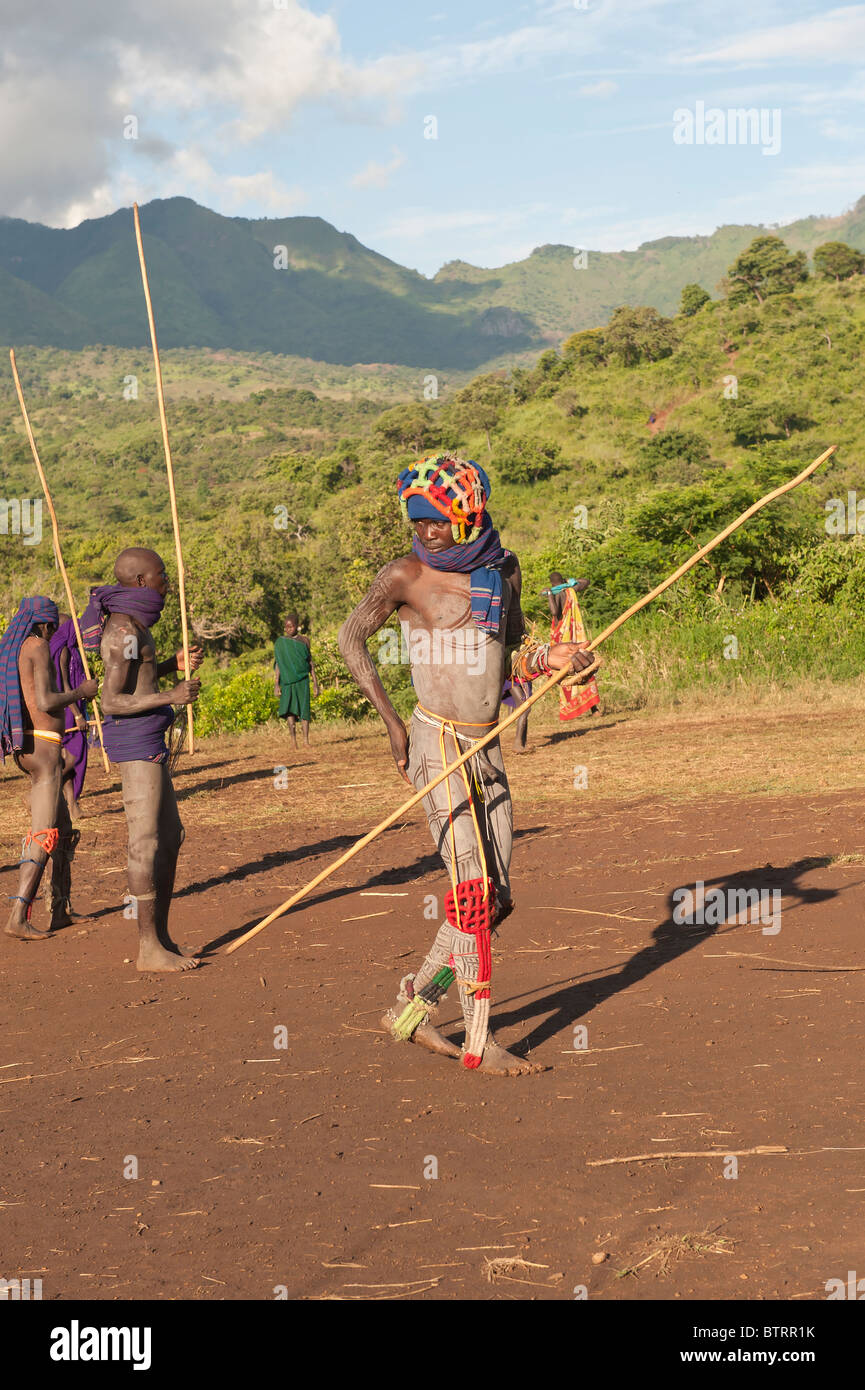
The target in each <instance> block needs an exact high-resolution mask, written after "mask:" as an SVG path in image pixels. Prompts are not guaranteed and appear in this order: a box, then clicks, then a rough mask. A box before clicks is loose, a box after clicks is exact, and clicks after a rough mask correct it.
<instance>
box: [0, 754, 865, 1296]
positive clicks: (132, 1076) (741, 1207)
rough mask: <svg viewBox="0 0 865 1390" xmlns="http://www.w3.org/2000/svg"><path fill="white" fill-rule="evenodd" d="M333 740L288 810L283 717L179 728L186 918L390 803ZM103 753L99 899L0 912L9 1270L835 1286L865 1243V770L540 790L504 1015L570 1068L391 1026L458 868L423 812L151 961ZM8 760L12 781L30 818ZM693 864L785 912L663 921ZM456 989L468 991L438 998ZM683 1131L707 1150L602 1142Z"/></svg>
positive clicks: (484, 1290) (380, 1281)
mask: <svg viewBox="0 0 865 1390" xmlns="http://www.w3.org/2000/svg"><path fill="white" fill-rule="evenodd" d="M625 733H626V734H630V731H628V730H626V731H625ZM608 736H609V731H608ZM617 736H618V735H617ZM622 736H624V735H622ZM554 737H555V736H554ZM535 740H536V744H538V746H539V751H538V754H537V755H536V757H535V758H534V759H531V760H520V772H519V776H520V779H521V781H528V776H527V774H526V773H524V771H523V769H524V768H526V767H527V766H528V765H529V764H532V766H531V772H532V775H533V777H534V778H535V779H538V778H539V777H540V776H542V774H543V768H544V761H543V758H544V747H543V746H541V745H543V739H542V738H541V737H540V735H539V733H537V732H536V734H535ZM344 742H345V743H346V745H347V747H346V748H345V750H339V751H338V750H337V748H336V745H335V744H334V745H332V746H329V747H327V748H324V747H319V748H318V749H314V750H313V754H312V755H310V757H309V758H308V759H307V760H306V761H305V760H304V755H301V756H300V757H299V758H298V759H294V760H292V759H291V758H287V759H285V760H286V761H287V762H288V763H290V764H292V766H291V773H290V775H291V776H292V777H293V778H294V779H295V781H294V782H292V794H291V803H292V804H291V814H288V811H287V810H286V813H285V827H284V829H283V830H282V831H280V829H279V826H280V823H281V822H280V819H279V816H280V811H279V809H278V808H277V810H275V811H274V814H273V816H271V818H270V820H268V821H266V822H263V821H259V823H258V824H257V823H256V818H255V814H254V813H255V812H256V808H259V809H260V808H261V807H267V806H269V805H270V801H271V800H273V799H274V798H279V797H281V798H282V805H283V806H285V804H286V803H285V796H286V794H285V792H277V791H275V790H273V789H272V768H273V766H274V760H275V759H276V760H279V759H280V751H279V750H277V751H276V753H275V752H274V750H273V748H272V747H270V746H267V745H266V744H265V743H261V744H260V746H259V745H256V746H255V747H254V748H253V751H252V752H251V753H250V752H246V753H238V752H235V754H234V755H233V756H232V758H231V760H229V759H228V758H227V757H226V756H225V755H224V754H220V753H219V752H216V753H214V752H213V751H212V749H211V747H210V745H205V746H204V747H203V748H202V750H201V751H200V752H199V753H197V754H196V757H195V759H194V760H186V762H185V763H184V765H183V766H182V769H181V773H180V775H179V777H178V788H179V789H180V791H181V795H182V798H183V804H182V807H181V809H182V812H183V815H184V819H185V820H186V822H187V825H188V828H189V835H188V839H187V844H186V846H185V848H184V851H183V854H182V858H181V867H180V872H179V878H178V896H177V898H176V903H175V908H174V916H173V922H174V930H175V935H176V936H177V937H178V939H180V940H181V941H184V942H191V943H193V944H195V945H196V946H203V945H205V944H206V943H210V944H211V946H212V945H213V943H215V942H224V941H225V940H226V939H228V937H229V936H230V934H233V933H236V931H237V930H238V929H239V928H241V927H243V926H245V925H248V924H251V923H252V922H254V921H255V920H257V919H258V918H259V917H260V916H262V915H263V914H264V913H265V912H266V911H267V910H269V909H270V908H271V907H272V906H274V905H275V904H277V903H278V902H279V901H281V900H282V899H284V898H286V897H288V895H289V893H290V892H291V890H292V889H293V888H294V887H296V886H298V885H300V884H301V883H303V882H305V881H306V880H307V879H308V878H311V877H312V876H313V874H314V873H315V872H317V871H318V869H320V868H321V867H323V866H324V865H325V864H326V863H327V862H329V860H331V859H332V858H334V857H335V856H336V854H337V853H339V852H340V851H341V849H342V848H344V847H345V846H347V845H348V844H349V843H350V842H351V840H352V839H353V838H355V837H356V836H358V835H360V834H361V833H363V832H364V831H366V830H367V829H369V828H370V825H371V824H372V823H373V821H374V819H375V818H376V812H377V810H378V800H377V799H376V798H378V795H379V794H378V792H376V793H375V794H373V793H369V795H370V797H371V798H372V800H371V805H372V810H369V809H366V810H365V809H364V808H363V806H362V805H359V804H358V803H357V802H356V801H352V802H346V803H345V804H344V805H343V804H342V803H341V802H340V801H338V800H336V799H335V798H334V797H333V796H332V797H331V799H330V802H329V804H327V805H326V806H325V803H323V802H322V801H321V800H320V799H319V800H318V801H317V800H316V796H315V791H316V777H317V776H318V772H317V769H319V768H321V767H322V766H324V765H325V764H326V765H327V768H328V775H329V776H330V778H331V781H332V780H333V777H335V776H340V777H341V778H344V777H345V776H346V775H348V776H349V779H350V781H349V784H344V782H341V783H340V784H337V785H340V786H346V787H347V786H351V787H355V786H356V785H357V783H361V784H362V783H363V782H364V774H365V773H366V772H367V765H366V764H362V765H361V764H358V766H359V767H360V772H359V773H358V771H357V769H356V767H355V766H354V764H353V763H352V756H353V747H352V740H351V739H347V740H344ZM676 753H677V750H676V748H675V747H674V746H671V753H670V756H671V758H675V757H676ZM375 755H376V757H380V756H381V749H380V747H379V744H378V743H377V744H376V746H375ZM563 756H567V755H563ZM570 756H572V755H570ZM281 757H282V758H285V752H284V746H283V747H282V752H281ZM352 774H354V776H353V775H352ZM323 775H324V774H323V773H322V776H323ZM100 779H101V774H99V775H97V776H95V777H94V779H93V791H92V792H91V795H90V796H89V798H88V800H87V804H88V805H89V808H90V810H91V812H93V813H94V814H92V816H91V818H89V819H87V820H86V821H84V822H83V826H84V834H83V838H82V844H81V847H80V849H79V854H78V858H77V860H76V865H75V874H76V877H75V883H76V892H75V903H76V907H77V908H78V909H79V910H80V911H82V912H83V911H84V910H90V911H92V912H93V914H94V915H93V917H92V918H89V919H84V920H82V922H81V924H80V926H78V925H76V926H75V927H73V928H71V929H69V930H67V931H64V932H62V933H59V934H58V935H57V936H56V937H55V938H54V939H52V940H50V941H48V942H46V943H36V944H24V943H18V942H15V941H10V940H8V939H6V938H0V960H2V969H3V972H4V974H5V977H6V983H7V988H6V990H5V991H4V1003H3V1005H2V1015H0V1019H2V1047H0V1126H2V1137H0V1164H2V1167H0V1172H2V1182H0V1216H2V1227H0V1229H2V1249H3V1262H4V1268H3V1270H2V1273H3V1275H4V1276H5V1277H7V1278H12V1277H15V1276H19V1275H20V1276H30V1277H39V1278H41V1279H42V1281H43V1297H44V1298H45V1299H49V1298H50V1299H60V1300H64V1299H74V1298H81V1297H84V1298H93V1299H112V1298H113V1299H128V1298H134V1297H140V1298H162V1299H178V1298H180V1299H217V1300H219V1299H272V1298H274V1297H275V1296H276V1293H275V1291H276V1290H278V1289H279V1287H280V1286H282V1287H284V1289H285V1290H286V1291H287V1295H288V1297H289V1298H303V1299H393V1298H415V1299H417V1298H423V1299H455V1298H460V1299H463V1298H468V1299H497V1298H503V1297H504V1298H512V1299H523V1298H534V1299H572V1298H574V1296H575V1295H574V1290H575V1288H577V1289H578V1288H580V1286H584V1287H585V1289H586V1291H587V1294H588V1297H590V1298H592V1299H647V1298H648V1299H655V1298H665V1299H674V1298H681V1299H690V1298H704V1297H708V1298H719V1299H731V1298H764V1299H775V1298H791V1297H793V1298H802V1299H821V1298H825V1296H826V1295H825V1290H824V1286H825V1283H826V1281H827V1280H828V1279H830V1278H834V1277H841V1278H846V1273H847V1270H848V1269H857V1268H858V1267H859V1266H861V1264H862V1248H861V1230H862V1215H863V1210H865V1132H863V1126H862V1118H863V1108H865V1101H863V1097H862V1095H861V1090H862V1083H861V1072H860V1069H859V1049H860V1047H861V1046H862V1041H863V1037H865V1023H863V1002H865V961H863V958H862V956H860V954H859V946H860V944H861V938H860V935H859V932H860V927H861V921H862V903H863V897H865V863H863V862H860V863H856V862H855V859H856V858H860V857H861V856H859V850H860V847H861V824H862V819H863V813H865V791H863V790H862V789H858V788H857V789H853V790H848V791H845V792H843V793H835V794H827V793H822V792H821V793H819V794H818V793H814V792H812V793H810V794H808V793H802V794H796V795H777V796H774V797H772V798H769V797H765V796H763V797H761V796H758V795H747V796H745V795H743V796H740V797H735V796H727V797H720V798H715V799H712V800H700V801H687V800H685V801H681V800H680V801H672V800H669V799H660V798H649V797H643V798H642V799H641V800H639V801H630V802H627V803H624V802H622V801H617V800H607V801H598V802H596V803H594V804H592V805H589V804H588V803H587V802H583V803H580V804H578V805H577V806H573V805H568V804H566V803H553V804H550V803H549V802H548V801H544V802H540V801H537V802H533V801H532V799H531V797H530V796H528V795H525V794H522V795H520V796H519V798H518V800H517V807H516V824H517V840H516V846H515V856H514V888H515V896H516V900H517V910H516V912H515V913H514V915H513V916H512V917H511V918H510V919H509V920H508V921H507V922H506V923H505V924H504V926H503V928H502V931H501V935H500V938H499V940H498V942H497V949H496V950H495V952H494V972H493V979H494V996H493V1022H494V1027H495V1029H496V1031H497V1035H498V1037H499V1040H500V1041H502V1042H504V1043H505V1044H506V1045H509V1046H514V1047H516V1048H517V1050H529V1051H530V1053H531V1056H532V1058H533V1059H534V1060H537V1061H541V1062H543V1063H545V1064H546V1065H547V1066H548V1067H549V1070H547V1071H545V1072H544V1073H543V1074H541V1075H538V1076H533V1077H524V1078H520V1079H517V1080H504V1079H495V1078H488V1077H483V1076H479V1075H477V1074H472V1073H468V1072H466V1071H464V1070H463V1069H461V1068H460V1067H459V1066H458V1065H457V1064H456V1063H454V1062H451V1061H449V1060H445V1059H440V1058H437V1057H433V1056H431V1055H429V1054H427V1053H425V1052H423V1051H421V1050H419V1049H417V1048H415V1047H413V1046H410V1045H400V1044H396V1043H394V1042H392V1041H391V1040H390V1039H389V1037H388V1036H387V1035H386V1034H385V1033H384V1032H383V1031H382V1030H381V1028H380V1025H379V1018H380V1015H381V1013H382V1011H383V1008H384V1007H386V1006H387V1005H388V1004H389V1003H390V1002H391V1001H392V1000H393V997H394V994H395V991H396V987H397V983H398V980H399V978H400V976H401V975H402V974H404V973H405V971H406V970H407V969H409V968H413V967H414V966H416V965H417V963H418V962H419V960H420V958H421V957H422V955H423V953H424V951H425V948H426V946H427V944H428V943H429V941H430V939H431V937H432V934H433V931H434V926H435V923H434V921H431V920H427V919H425V917H424V898H425V895H428V894H437V895H438V897H439V903H440V902H441V896H442V894H443V892H444V891H445V889H446V887H447V884H446V881H445V879H444V875H443V872H442V871H441V869H440V868H439V867H438V865H437V863H436V860H435V858H434V856H433V854H432V846H431V843H430V841H429V839H428V833H427V830H426V826H425V824H424V823H423V822H422V821H420V820H418V819H414V818H413V819H412V820H411V821H410V823H409V824H408V825H406V826H405V827H404V828H400V829H398V830H396V829H395V830H392V831H390V832H389V833H388V834H387V835H385V836H384V837H383V838H382V839H381V840H379V841H378V842H377V843H376V844H375V845H373V846H372V847H371V848H370V849H369V850H368V851H366V852H365V853H364V855H363V856H362V857H361V858H360V859H359V860H358V861H356V863H355V865H353V866H349V867H348V868H346V869H344V870H341V871H340V872H339V874H338V875H337V876H336V878H335V879H334V881H333V882H332V883H329V884H327V885H325V886H323V888H322V889H320V890H319V891H318V893H317V895H316V896H315V897H314V898H313V900H312V901H311V903H310V904H309V905H308V906H305V907H304V908H303V909H301V910H298V911H296V912H295V913H293V914H291V915H290V916H289V917H287V918H285V919H284V920H282V921H280V922H277V923H275V924H274V925H273V926H271V927H270V928H268V929H267V931H265V932H263V933H262V934H261V935H260V936H259V937H257V938H256V940H255V941H254V942H253V943H251V945H250V946H248V947H245V948H244V949H242V950H241V951H239V952H237V953H236V954H234V955H232V956H225V955H223V954H218V953H217V954H213V955H209V956H208V957H207V958H206V963H205V964H204V965H202V967H201V968H200V969H199V970H198V971H197V972H195V973H194V974H192V975H190V976H182V977H181V976H173V977H169V978H166V977H154V976H141V975H139V974H137V972H136V971H135V968H134V966H133V965H132V964H124V958H130V957H134V929H133V924H132V923H131V922H127V921H125V920H124V919H123V916H122V911H121V909H120V907H119V900H120V898H121V896H122V892H123V890H124V888H125V876H124V869H123V863H124V858H123V855H124V849H125V827H124V822H123V817H122V814H121V812H120V799H119V794H118V793H117V791H115V790H112V791H106V790H99V788H100V786H102V785H103V784H102V783H101V780H100ZM295 786H296V790H295ZM21 789H22V783H21V781H20V779H15V780H14V781H13V780H11V779H10V781H9V782H6V783H4V784H3V786H2V788H0V798H2V803H3V810H4V812H5V817H4V823H7V822H8V825H9V826H11V825H13V824H17V821H19V820H21V812H20V809H19V806H20V794H21ZM202 789H203V790H202ZM196 791H197V794H196ZM397 794H398V789H397ZM352 795H354V796H356V795H357V793H356V792H355V791H353V792H352ZM388 796H391V797H392V796H393V787H391V788H390V791H389V792H388ZM388 804H390V805H395V804H397V803H396V801H395V800H393V799H391V800H390V802H389V803H388ZM316 805H318V807H319V809H318V811H316V810H314V809H312V810H310V811H307V810H306V809H305V808H306V807H307V806H308V807H310V808H314V807H315V806H316ZM96 813H98V814H96ZM262 814H263V812H262ZM298 817H300V820H299V819H298ZM14 840H15V837H14V834H13V833H12V832H11V830H10V831H9V833H6V834H5V835H4V836H3V841H2V843H3V846H4V849H5V851H6V854H5V856H4V857H5V858H6V860H7V865H8V866H7V868H6V869H5V870H4V871H3V873H4V878H5V882H6V884H7V890H6V891H11V883H12V881H13V879H12V876H13V874H14V867H13V865H14V860H15V859H16V858H17V854H16V853H15V852H14V849H15V845H14ZM838 856H849V858H848V860H847V862H844V861H843V860H842V861H841V862H837V857H838ZM697 879H703V880H704V881H706V882H707V883H709V882H714V883H718V884H720V885H722V886H733V887H736V886H762V887H767V888H773V887H776V888H780V889H781V891H782V904H783V918H782V929H781V931H780V933H779V934H778V935H775V936H770V935H764V934H763V933H762V929H761V926H760V925H759V923H755V924H742V925H737V924H736V923H735V922H728V923H726V924H725V925H722V926H720V927H718V928H716V929H702V930H701V929H696V928H689V927H680V926H677V925H675V924H674V923H673V921H672V917H671V893H672V891H673V890H674V889H675V888H676V887H678V886H680V885H686V884H693V883H694V882H695V880H697ZM363 894H366V895H367V896H363ZM370 894H375V895H379V896H370ZM457 1015H458V1006H455V998H454V997H453V996H452V997H451V998H449V999H448V1000H447V1001H446V1002H445V1004H444V1006H443V1013H442V1016H441V1017H442V1020H443V1023H444V1027H445V1031H450V1025H455V1023H456V1021H457ZM280 1025H284V1027H285V1028H286V1029H287V1035H288V1045H287V1048H284V1049H275V1047H274V1037H275V1035H274V1030H275V1029H276V1028H278V1027H279V1026H280ZM577 1025H584V1026H585V1027H586V1028H587V1030H588V1047H587V1048H586V1049H585V1050H583V1051H574V1049H573V1045H574V1029H575V1027H576V1026H577ZM595 1073H597V1075H596V1074H595ZM758 1146H784V1149H785V1152H782V1153H775V1154H771V1155H765V1154H764V1155H759V1156H751V1157H741V1158H739V1160H738V1164H739V1167H738V1177H736V1178H731V1177H725V1176H724V1171H725V1163H724V1155H725V1154H731V1153H735V1152H736V1151H738V1150H744V1149H751V1148H755V1147H758ZM668 1150H679V1151H680V1150H689V1151H690V1150H697V1151H703V1150H709V1151H711V1153H712V1154H713V1155H714V1156H712V1157H707V1158H675V1159H666V1160H656V1161H653V1162H636V1161H630V1162H627V1163H620V1164H619V1163H617V1164H611V1165H607V1166H591V1165H592V1164H593V1163H595V1162H597V1161H598V1160H601V1159H608V1158H619V1157H626V1156H629V1155H637V1154H646V1153H650V1154H657V1153H662V1152H666V1151H668ZM130 1156H135V1157H136V1158H137V1160H138V1165H139V1176H138V1179H137V1180H130V1179H128V1178H125V1177H124V1165H125V1164H127V1165H128V1159H129V1157H130ZM430 1158H435V1159H436V1160H437V1165H438V1177H437V1178H434V1179H432V1178H429V1177H426V1176H425V1169H426V1171H427V1172H429V1171H430V1169H431V1166H432V1165H431V1164H430ZM729 1167H730V1165H727V1168H728V1169H729ZM492 1260H505V1261H508V1260H518V1261H522V1263H516V1264H510V1265H500V1266H493V1267H490V1264H489V1262H490V1261H492ZM635 1267H636V1268H635ZM626 1270H632V1271H633V1272H631V1273H623V1271H626ZM863 1272H865V1271H863Z"/></svg>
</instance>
